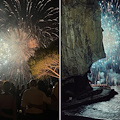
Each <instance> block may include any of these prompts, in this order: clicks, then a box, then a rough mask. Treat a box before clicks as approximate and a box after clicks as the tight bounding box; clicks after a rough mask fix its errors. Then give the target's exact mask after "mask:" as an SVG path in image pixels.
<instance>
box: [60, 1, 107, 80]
mask: <svg viewBox="0 0 120 120" xmlns="http://www.w3.org/2000/svg"><path fill="white" fill-rule="evenodd" d="M62 4H63V5H62V79H66V78H68V77H71V76H78V75H84V74H85V73H86V72H87V71H88V70H89V67H90V66H91V64H92V63H94V62H95V61H97V60H98V59H101V58H103V57H105V53H104V48H103V43H102V28H101V12H100V8H99V6H98V3H97V0H63V1H62Z"/></svg>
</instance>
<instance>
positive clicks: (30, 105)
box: [21, 80, 51, 120]
mask: <svg viewBox="0 0 120 120" xmlns="http://www.w3.org/2000/svg"><path fill="white" fill-rule="evenodd" d="M36 85H37V82H36V80H31V81H30V89H27V90H25V91H24V93H23V96H22V100H21V106H22V108H23V112H24V114H25V118H24V119H25V120H44V114H43V112H44V103H47V104H50V103H51V99H50V98H48V97H47V96H46V95H45V93H44V92H42V91H41V90H38V88H37V87H36Z"/></svg>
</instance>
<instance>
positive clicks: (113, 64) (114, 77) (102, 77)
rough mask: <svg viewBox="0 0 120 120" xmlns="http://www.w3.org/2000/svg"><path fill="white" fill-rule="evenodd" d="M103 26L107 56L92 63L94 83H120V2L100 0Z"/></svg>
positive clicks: (91, 78)
mask: <svg viewBox="0 0 120 120" xmlns="http://www.w3.org/2000/svg"><path fill="white" fill-rule="evenodd" d="M99 5H100V8H101V27H102V29H103V45H104V51H105V53H106V57H105V58H103V59H100V60H98V61H96V62H95V63H93V64H92V66H91V68H90V71H91V73H89V74H88V79H90V80H91V81H92V84H106V85H110V86H112V85H120V27H119V26H120V22H119V21H120V2H119V1H117V0H110V1H108V0H105V1H103V0H100V1H99Z"/></svg>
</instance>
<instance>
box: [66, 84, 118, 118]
mask: <svg viewBox="0 0 120 120" xmlns="http://www.w3.org/2000/svg"><path fill="white" fill-rule="evenodd" d="M111 88H112V89H114V90H115V91H117V92H118V95H115V97H114V98H112V99H110V100H109V101H105V102H98V103H94V104H91V105H87V106H81V107H78V108H76V109H74V110H68V111H67V114H72V115H76V116H85V117H91V118H96V119H103V120H120V86H113V87H111Z"/></svg>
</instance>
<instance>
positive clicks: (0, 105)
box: [0, 81, 16, 120]
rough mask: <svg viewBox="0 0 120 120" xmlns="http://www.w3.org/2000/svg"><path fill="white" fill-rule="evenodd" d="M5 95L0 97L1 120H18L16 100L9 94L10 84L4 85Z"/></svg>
mask: <svg viewBox="0 0 120 120" xmlns="http://www.w3.org/2000/svg"><path fill="white" fill-rule="evenodd" d="M3 90H4V93H3V94H1V95H0V120H16V100H15V98H14V96H13V95H12V94H11V93H10V92H9V91H10V83H9V82H8V81H7V82H5V83H4V84H3Z"/></svg>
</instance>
